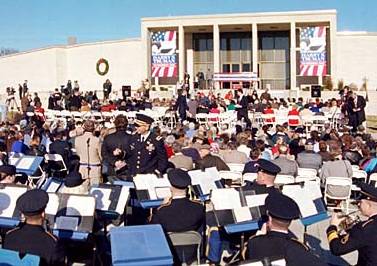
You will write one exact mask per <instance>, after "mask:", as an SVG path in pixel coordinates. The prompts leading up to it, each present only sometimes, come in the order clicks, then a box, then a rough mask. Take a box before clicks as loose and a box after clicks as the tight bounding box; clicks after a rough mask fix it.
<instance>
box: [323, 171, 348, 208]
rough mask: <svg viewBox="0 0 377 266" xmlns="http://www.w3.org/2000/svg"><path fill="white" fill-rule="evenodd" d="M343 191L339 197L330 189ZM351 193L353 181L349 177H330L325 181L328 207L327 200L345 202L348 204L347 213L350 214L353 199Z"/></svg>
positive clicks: (325, 197) (325, 198)
mask: <svg viewBox="0 0 377 266" xmlns="http://www.w3.org/2000/svg"><path fill="white" fill-rule="evenodd" d="M336 188H338V189H343V191H342V194H341V195H340V193H339V194H338V195H333V194H332V193H333V192H331V191H330V190H329V189H331V190H333V189H336ZM351 191H352V179H351V178H348V177H335V176H329V177H327V178H326V181H325V196H324V200H325V203H326V205H328V204H327V199H328V198H329V199H332V200H340V201H345V203H346V210H345V213H346V214H348V213H349V205H350V198H351ZM330 193H331V194H330ZM328 208H329V209H341V210H342V208H341V207H340V208H339V207H329V206H328Z"/></svg>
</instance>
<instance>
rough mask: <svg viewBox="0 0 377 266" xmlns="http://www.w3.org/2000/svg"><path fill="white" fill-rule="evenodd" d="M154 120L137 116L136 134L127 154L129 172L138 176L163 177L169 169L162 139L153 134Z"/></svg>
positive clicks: (144, 116)
mask: <svg viewBox="0 0 377 266" xmlns="http://www.w3.org/2000/svg"><path fill="white" fill-rule="evenodd" d="M153 122H154V120H153V119H152V118H151V117H149V116H147V115H144V114H136V121H135V126H136V134H134V135H133V136H132V138H131V140H130V145H129V147H128V149H127V150H126V152H125V156H126V162H127V165H128V172H129V175H130V176H131V177H133V176H135V175H137V174H150V173H156V174H158V175H162V174H164V173H165V171H166V169H167V167H168V156H167V154H166V149H165V147H164V141H163V139H162V138H161V137H159V136H156V135H155V134H154V133H152V132H151V124H152V123H153Z"/></svg>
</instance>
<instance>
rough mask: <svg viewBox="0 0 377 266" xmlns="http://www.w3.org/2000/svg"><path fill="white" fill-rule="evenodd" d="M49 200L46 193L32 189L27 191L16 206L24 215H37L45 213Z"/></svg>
mask: <svg viewBox="0 0 377 266" xmlns="http://www.w3.org/2000/svg"><path fill="white" fill-rule="evenodd" d="M48 199H49V198H48V194H47V192H46V191H44V190H42V189H32V190H28V191H26V192H25V193H24V194H22V195H21V196H20V197H19V198H18V199H17V202H16V206H17V208H18V209H19V210H20V211H21V212H22V213H23V214H24V215H27V216H32V215H37V214H40V213H42V212H43V211H44V209H45V208H46V206H47V203H48Z"/></svg>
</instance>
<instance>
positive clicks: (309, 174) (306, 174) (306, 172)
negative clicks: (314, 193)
mask: <svg viewBox="0 0 377 266" xmlns="http://www.w3.org/2000/svg"><path fill="white" fill-rule="evenodd" d="M309 180H315V181H317V182H319V181H320V180H319V178H318V176H317V170H315V169H311V168H300V167H299V168H298V174H297V177H296V182H301V181H309Z"/></svg>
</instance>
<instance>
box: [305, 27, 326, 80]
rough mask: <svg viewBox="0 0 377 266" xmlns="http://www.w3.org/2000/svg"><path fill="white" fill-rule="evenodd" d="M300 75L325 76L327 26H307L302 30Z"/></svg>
mask: <svg viewBox="0 0 377 266" xmlns="http://www.w3.org/2000/svg"><path fill="white" fill-rule="evenodd" d="M300 53H301V60H300V76H325V75H326V74H327V62H326V27H325V26H318V27H306V28H302V29H301V31H300Z"/></svg>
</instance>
